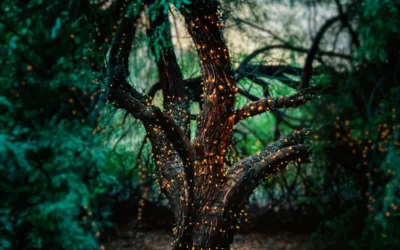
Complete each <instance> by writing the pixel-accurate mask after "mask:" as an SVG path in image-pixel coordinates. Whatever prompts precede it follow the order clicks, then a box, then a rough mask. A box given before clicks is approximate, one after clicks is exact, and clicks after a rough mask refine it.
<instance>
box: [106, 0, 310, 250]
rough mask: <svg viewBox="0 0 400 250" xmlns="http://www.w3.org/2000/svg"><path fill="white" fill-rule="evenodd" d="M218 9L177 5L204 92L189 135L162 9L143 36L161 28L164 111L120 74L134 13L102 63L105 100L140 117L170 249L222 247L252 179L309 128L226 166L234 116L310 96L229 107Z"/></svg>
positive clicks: (279, 163) (279, 162) (301, 153)
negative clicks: (167, 216)
mask: <svg viewBox="0 0 400 250" xmlns="http://www.w3.org/2000/svg"><path fill="white" fill-rule="evenodd" d="M147 3H148V4H152V1H147ZM141 6H143V5H141ZM218 8H219V5H218V2H217V1H215V0H207V1H205V0H197V1H191V4H188V5H184V6H183V7H182V9H181V12H182V14H183V16H184V18H185V22H186V27H187V30H188V33H189V34H190V36H191V37H192V40H193V42H194V44H195V47H196V51H197V54H198V56H199V58H200V65H201V73H202V79H199V81H193V84H194V85H195V84H196V83H198V84H200V83H201V88H202V93H203V98H202V100H201V102H202V103H203V108H202V110H201V112H200V114H199V116H198V118H197V124H198V126H197V130H196V134H195V138H194V141H193V142H191V141H190V138H189V133H188V132H189V122H190V120H189V118H190V115H189V104H190V95H192V97H193V93H192V94H191V93H189V91H188V90H187V89H186V83H185V81H184V80H183V78H182V73H181V71H180V68H179V65H178V63H177V59H176V55H175V52H174V50H173V47H172V40H171V34H170V26H169V23H168V22H169V21H168V18H167V15H166V14H165V13H163V11H162V10H160V14H159V15H158V16H157V17H156V18H155V19H151V20H150V29H149V30H148V36H150V37H152V36H153V35H154V32H155V31H156V30H158V31H160V30H161V33H162V36H163V38H164V39H165V40H166V43H163V44H159V45H157V50H158V51H156V48H155V46H153V48H152V49H153V53H154V54H155V55H156V63H157V68H158V74H159V84H158V86H159V88H160V89H161V90H162V91H163V94H164V107H163V108H164V110H161V109H160V108H158V107H155V106H153V105H152V104H151V97H147V96H144V95H142V94H140V93H139V92H138V91H137V90H135V89H134V88H133V87H132V86H131V85H129V83H128V82H127V81H126V76H127V75H128V74H127V73H129V65H128V64H127V62H128V58H129V54H130V53H129V52H130V49H131V46H130V43H131V42H132V41H131V40H130V39H131V38H132V37H133V35H134V29H132V27H133V26H134V25H133V22H134V19H132V18H130V16H129V15H126V16H124V17H123V18H122V20H121V22H120V23H119V26H118V29H117V32H116V33H115V37H114V39H113V43H112V45H111V47H110V50H109V55H108V59H109V60H108V64H107V65H106V69H107V70H106V73H107V74H106V76H105V79H106V84H107V86H108V100H109V101H110V102H111V103H113V104H114V105H115V106H117V107H118V108H123V109H125V110H126V111H127V112H128V113H129V114H131V115H132V116H133V117H135V118H136V119H139V120H141V121H142V123H143V125H144V127H145V129H146V132H147V138H148V139H149V140H150V142H151V144H152V152H153V158H154V160H155V163H156V166H157V168H156V169H157V175H158V182H159V185H160V188H161V191H162V192H163V193H164V194H165V195H166V197H167V198H168V199H169V201H170V204H171V207H172V210H173V212H174V215H175V225H176V227H175V228H174V230H173V231H174V234H175V240H174V243H173V246H172V248H173V249H204V250H205V249H229V248H230V244H231V242H232V240H233V236H234V233H235V231H236V230H237V229H238V228H239V227H240V225H239V224H240V223H241V221H243V220H244V219H245V218H244V217H243V216H244V215H245V213H244V211H243V208H244V206H245V204H246V201H247V200H248V198H249V196H250V194H251V193H252V192H253V190H254V189H255V188H256V187H257V185H258V184H259V182H260V181H261V180H263V179H264V178H266V177H268V175H270V174H273V173H276V172H278V171H280V170H282V169H284V168H285V167H286V166H287V165H288V164H289V163H290V162H292V161H301V160H302V159H303V158H305V157H306V156H307V146H305V145H304V140H305V136H306V135H307V134H308V133H310V131H305V132H296V133H293V134H292V135H289V136H287V137H285V138H282V139H281V140H279V141H278V142H277V143H275V144H274V145H272V146H270V147H268V148H266V149H265V150H264V151H262V152H260V153H259V154H257V155H254V156H249V157H247V158H244V159H242V160H241V161H239V162H237V163H235V164H234V165H232V166H227V162H228V161H227V159H226V152H227V150H228V147H229V146H230V145H229V143H230V138H231V135H232V131H233V127H234V125H235V124H236V123H238V122H240V121H241V120H244V119H246V118H248V117H251V116H255V115H258V114H261V113H264V112H268V111H271V110H274V109H278V108H285V107H297V106H300V105H302V104H303V103H304V102H306V101H309V100H311V99H312V98H313V97H314V95H313V94H314V92H315V91H314V90H313V89H306V90H303V91H301V92H298V93H297V94H295V95H292V96H286V97H276V98H272V97H268V98H262V99H257V98H255V99H254V102H253V103H251V104H249V105H246V106H244V107H242V108H239V109H237V110H235V109H234V105H235V98H236V94H237V92H238V88H237V86H236V79H235V74H234V71H233V69H232V66H231V61H230V57H229V53H228V48H227V46H226V43H225V40H224V38H223V33H222V27H223V24H222V21H221V19H220V17H219V12H218V11H219V10H218ZM135 13H136V17H135V18H138V12H135ZM239 68H244V69H246V67H239ZM239 73H240V70H239ZM186 82H187V81H186ZM197 88H198V86H197ZM198 91H199V90H197V92H198ZM152 92H154V90H153V91H152ZM197 95H198V94H197ZM196 98H197V99H198V97H196Z"/></svg>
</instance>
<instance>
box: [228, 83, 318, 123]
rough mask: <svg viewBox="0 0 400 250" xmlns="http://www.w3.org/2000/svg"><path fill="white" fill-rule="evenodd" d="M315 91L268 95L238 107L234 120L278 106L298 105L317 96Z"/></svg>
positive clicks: (271, 109) (236, 121) (289, 106)
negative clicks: (287, 94)
mask: <svg viewBox="0 0 400 250" xmlns="http://www.w3.org/2000/svg"><path fill="white" fill-rule="evenodd" d="M315 92H316V89H315V88H310V89H306V90H303V91H301V92H298V93H296V94H294V95H291V96H280V97H268V98H262V99H259V100H258V101H255V102H253V103H250V104H248V105H246V106H244V107H242V108H239V109H237V110H236V111H235V114H234V122H235V123H238V122H239V121H241V120H243V119H246V118H248V117H253V116H256V115H259V114H262V113H264V112H268V111H273V110H275V109H278V108H293V107H298V106H300V105H302V104H304V103H305V102H307V101H310V100H312V99H313V98H315Z"/></svg>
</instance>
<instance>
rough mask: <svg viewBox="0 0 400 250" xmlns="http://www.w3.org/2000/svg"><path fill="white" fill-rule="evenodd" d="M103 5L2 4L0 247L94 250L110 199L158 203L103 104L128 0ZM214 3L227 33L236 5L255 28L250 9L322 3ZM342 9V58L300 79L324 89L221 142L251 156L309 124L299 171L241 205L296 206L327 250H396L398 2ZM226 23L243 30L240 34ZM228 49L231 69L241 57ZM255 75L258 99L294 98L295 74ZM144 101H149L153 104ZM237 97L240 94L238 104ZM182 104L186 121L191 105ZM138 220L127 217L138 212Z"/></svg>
mask: <svg viewBox="0 0 400 250" xmlns="http://www.w3.org/2000/svg"><path fill="white" fill-rule="evenodd" d="M100 2H102V1H100ZM111 2H113V1H111ZM115 2H118V3H117V4H115V5H114V4H111V7H107V5H108V1H104V2H103V3H95V2H91V3H89V2H88V1H66V0H57V1H51V2H47V1H42V0H32V1H19V2H18V3H15V1H12V0H6V1H3V2H2V3H1V4H0V8H1V12H0V13H1V16H0V32H1V37H0V39H1V40H0V44H1V47H0V53H1V61H2V68H1V69H0V176H1V177H0V178H1V181H0V204H1V205H0V248H1V249H34V248H37V249H98V248H99V245H100V238H101V234H102V232H103V231H104V230H105V228H109V227H111V226H114V225H113V223H112V222H113V220H112V219H113V218H115V217H118V215H115V214H114V215H113V213H112V212H113V211H115V207H116V206H117V204H119V203H121V202H123V201H127V200H129V201H133V203H135V204H139V206H140V205H143V204H144V201H145V200H147V201H149V200H150V201H152V202H159V203H161V204H163V205H165V201H164V200H162V197H160V196H159V193H158V187H157V183H156V182H155V178H154V176H153V172H154V171H153V169H154V166H153V164H154V163H153V160H152V158H151V153H150V152H151V147H150V145H149V143H147V141H146V137H145V136H146V133H145V132H144V129H143V127H142V126H141V125H139V124H137V123H136V121H135V120H134V119H133V118H131V117H130V116H127V115H125V113H124V112H122V111H121V110H116V109H115V108H113V107H112V106H111V105H109V104H107V103H106V98H105V95H106V93H107V88H106V87H105V86H104V79H103V77H102V72H103V68H102V66H103V62H104V58H105V57H106V55H107V48H108V45H109V44H110V42H111V40H112V37H113V36H112V35H113V32H114V30H115V26H116V24H117V23H118V20H119V18H120V16H121V15H122V14H121V11H120V9H121V8H124V7H125V5H126V4H128V2H126V3H125V2H123V1H115ZM139 2H140V1H139ZM144 2H146V1H144ZM189 2H190V1H185V0H184V1H177V0H174V1H158V2H157V4H153V5H150V6H149V8H147V9H146V11H145V13H146V14H147V15H150V16H151V17H152V18H155V17H156V16H157V15H158V13H159V11H160V10H161V9H162V10H163V12H164V13H170V15H171V14H174V13H175V15H177V11H176V9H172V7H171V6H173V5H174V6H176V8H180V7H181V6H182V4H187V3H189ZM222 2H223V3H224V4H223V9H222V11H223V12H224V13H223V14H224V16H223V17H224V19H225V21H226V23H227V24H233V23H235V22H237V20H238V19H237V11H238V9H240V8H250V9H253V11H254V12H253V14H254V16H255V17H257V18H256V19H257V20H260V22H261V21H262V20H264V21H265V20H266V19H267V18H268V17H266V16H268V14H266V16H263V15H262V14H260V13H259V12H263V11H264V9H263V8H259V9H257V6H259V5H262V6H264V7H265V5H268V4H270V5H271V6H277V5H279V6H280V5H285V6H288V7H290V6H291V7H293V8H311V7H310V6H314V5H318V6H322V8H323V7H324V6H325V7H326V6H327V5H328V6H330V5H329V4H330V3H329V2H330V1H306V2H307V3H306V4H305V3H303V2H302V1H265V2H263V1H262V3H260V2H259V1H254V3H248V1H222ZM341 2H342V8H343V9H342V11H346V15H347V17H346V20H345V21H343V20H342V21H343V23H342V26H343V28H342V29H341V31H342V30H347V29H349V30H350V32H348V33H349V34H350V35H348V39H347V40H346V41H348V42H349V44H350V45H346V48H348V52H349V57H350V59H345V60H338V59H335V58H334V59H332V58H331V57H329V56H326V55H325V56H323V55H322V54H321V55H319V57H320V58H319V59H320V60H318V62H317V63H316V65H318V67H315V68H314V71H318V72H319V73H318V74H316V75H315V76H314V77H313V81H312V85H313V86H319V87H321V89H323V91H321V95H320V98H319V101H318V102H313V103H310V104H307V105H306V106H304V107H302V108H301V109H297V110H293V111H289V112H287V113H285V114H284V115H286V116H285V117H284V118H282V117H281V116H280V115H279V113H272V114H263V115H261V116H259V117H255V118H252V119H249V120H247V121H245V122H243V124H241V125H240V127H238V129H237V131H236V132H235V134H234V136H233V138H232V142H233V143H232V145H233V147H232V150H231V152H230V156H231V157H230V158H231V160H232V161H235V160H237V159H239V158H241V157H244V156H247V155H251V154H254V153H256V152H257V151H259V150H261V149H263V148H264V147H265V146H266V145H268V144H269V143H271V142H273V141H275V140H276V139H277V138H279V137H280V136H281V135H285V134H288V133H289V132H290V131H292V130H293V129H300V128H301V127H304V126H311V127H314V131H315V134H314V135H312V136H311V137H310V139H309V140H310V141H311V144H312V145H313V148H312V157H310V159H311V160H310V162H304V163H301V164H300V163H299V164H296V165H295V166H292V167H291V168H289V169H288V170H287V171H286V172H285V173H282V174H280V175H277V176H275V177H272V178H269V179H268V180H266V181H265V182H264V183H263V185H262V186H261V187H260V188H259V189H258V190H257V191H256V192H255V194H254V197H253V198H252V199H251V201H252V202H251V204H259V203H267V204H268V203H271V204H274V205H275V204H276V205H282V204H289V203H290V204H293V203H294V204H296V206H303V205H304V206H306V207H307V209H311V210H310V211H315V210H312V209H316V211H318V213H317V214H315V216H316V217H317V221H318V222H317V224H318V227H317V228H314V229H315V231H314V233H313V236H314V237H313V239H314V240H316V241H322V242H323V245H324V246H326V247H328V248H330V249H337V248H343V249H397V248H399V247H400V231H399V230H398V227H399V226H400V213H399V206H400V157H399V154H400V152H399V139H400V138H399V132H400V127H399V117H400V107H399V104H400V100H399V99H400V95H399V93H400V87H399V79H400V56H399V51H400V18H399V16H400V13H399V12H400V5H399V4H398V3H396V1H391V0H365V1H361V3H358V2H357V1H355V2H351V1H341ZM146 3H147V2H146ZM334 6H335V5H334ZM282 18H283V17H282ZM178 19H179V18H178ZM171 25H172V24H171ZM346 25H347V27H346ZM238 27H239V28H238V30H241V31H243V30H244V31H243V32H244V34H246V33H245V32H246V29H247V28H245V27H246V26H243V27H240V26H238ZM349 27H350V28H349ZM351 27H352V28H351ZM145 28H146V26H145V24H143V27H141V29H139V30H138V31H137V34H136V36H137V37H138V41H139V42H137V43H136V44H135V46H134V47H133V50H132V53H131V58H130V67H132V68H134V69H135V70H133V72H132V71H131V72H132V73H131V76H130V77H131V78H132V79H133V80H132V85H135V86H136V87H137V88H138V89H140V90H141V91H143V92H149V91H150V89H151V84H153V83H155V82H157V74H156V69H155V68H154V65H153V64H154V63H153V62H154V61H155V60H158V57H159V54H158V53H157V50H158V47H159V46H161V45H162V44H163V43H165V40H164V37H162V34H163V30H158V31H156V32H152V34H153V35H152V37H150V38H147V37H146V32H145ZM164 28H168V29H169V28H171V27H168V26H167V27H164ZM174 28H175V26H173V27H172V30H173V29H174ZM227 30H229V27H228V28H227ZM287 30H288V31H287V32H286V31H285V32H282V34H283V35H284V36H283V37H281V38H282V39H283V40H284V41H285V42H286V44H289V45H290V46H293V47H303V46H304V47H308V44H306V45H304V44H305V43H306V42H304V41H305V40H306V39H305V38H304V37H301V36H299V35H298V34H296V31H293V30H292V29H291V28H288V29H287ZM290 31H293V34H290V33H289V32H290ZM174 32H175V31H174ZM249 32H250V33H251V31H249ZM346 32H347V31H346ZM287 33H289V34H287ZM328 35H331V36H328V37H327V38H326V39H325V40H327V41H324V42H325V43H323V44H321V46H320V47H321V51H322V50H325V49H323V48H325V47H326V48H328V49H330V48H331V47H329V46H330V43H329V42H330V41H331V40H334V39H335V37H334V35H332V34H328ZM274 39H275V38H274ZM256 40H257V39H256ZM178 42H179V41H178ZM252 42H254V41H249V43H252ZM232 43H233V45H232V47H233V48H236V46H238V47H239V45H238V44H235V43H234V41H233V42H232ZM160 44H161V45H160ZM164 45H165V44H164ZM167 45H168V46H172V45H171V44H167ZM258 45H259V44H257V46H258ZM180 49H181V51H180V53H179V55H180V56H178V61H179V64H180V66H181V67H182V73H183V76H184V78H185V79H187V78H194V77H197V76H199V75H200V71H199V65H198V63H197V61H196V60H197V58H196V56H195V55H194V54H195V53H194V50H193V48H191V47H188V48H185V49H182V48H180ZM238 50H239V52H237V53H235V54H234V61H235V63H236V62H238V63H236V64H239V63H240V62H241V61H242V60H243V59H244V58H245V57H246V56H247V55H248V54H249V52H248V51H243V52H242V51H240V48H239V49H238ZM325 51H326V50H325ZM153 52H154V53H153ZM151 53H153V54H154V55H150V56H148V57H146V58H145V59H143V58H144V57H145V55H146V54H148V55H149V54H151ZM268 56H271V57H273V56H275V55H270V54H267V56H266V57H268ZM262 60H264V58H261V56H259V57H257V58H256V61H258V62H261V61H262ZM280 60H281V61H284V62H285V63H286V64H288V65H289V66H291V67H293V68H295V67H302V62H303V61H304V54H302V53H300V52H299V51H290V52H285V53H283V54H282V56H281V58H280ZM321 72H322V73H321ZM143 78H145V79H143ZM258 79H259V80H261V81H265V82H268V85H269V89H268V88H267V92H269V93H270V94H271V95H272V96H277V95H287V94H291V93H294V92H295V90H294V89H295V88H293V85H291V84H290V83H292V84H293V83H296V82H298V79H299V75H298V74H297V73H296V72H294V73H293V74H286V73H285V74H281V75H278V74H277V75H276V76H275V75H274V76H268V77H266V76H261V77H259V78H258ZM287 82H289V84H285V83H287ZM240 87H241V89H245V90H248V92H249V93H250V94H251V95H260V93H261V95H262V94H263V93H266V89H265V88H262V87H260V86H259V85H256V86H255V85H254V84H253V82H252V81H251V79H249V78H244V79H242V80H241V81H240ZM155 96H156V98H155V102H157V103H158V105H160V106H161V104H160V103H161V102H160V100H159V99H161V98H162V97H160V98H159V96H157V94H156V95H155ZM246 102H247V99H246V97H245V96H239V97H238V100H237V106H241V105H242V104H243V103H246ZM192 109H193V113H196V112H198V107H197V106H195V105H193V108H192ZM194 126H195V125H194V123H193V127H194ZM288 183H294V185H293V186H291V185H288ZM285 202H287V203H285ZM143 209H146V207H144V208H143ZM265 209H266V208H265ZM135 212H136V211H135ZM141 213H142V211H141V210H140V209H139V215H138V216H139V217H140V216H141Z"/></svg>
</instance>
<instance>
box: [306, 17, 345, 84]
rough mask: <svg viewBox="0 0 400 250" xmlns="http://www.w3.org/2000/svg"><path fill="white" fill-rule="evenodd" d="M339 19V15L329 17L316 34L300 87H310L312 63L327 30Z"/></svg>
mask: <svg viewBox="0 0 400 250" xmlns="http://www.w3.org/2000/svg"><path fill="white" fill-rule="evenodd" d="M339 20H340V17H339V16H335V17H332V18H330V19H328V20H327V21H326V22H325V23H324V24H323V25H322V27H321V28H320V29H319V30H318V32H317V35H316V36H315V38H314V40H313V43H312V45H311V48H310V51H309V52H308V53H307V57H306V61H305V63H304V67H303V73H302V74H301V81H300V89H304V88H308V87H309V86H310V80H311V76H312V63H313V61H314V59H315V56H316V55H317V52H318V49H319V44H320V43H321V40H322V37H323V36H324V34H325V32H326V31H327V30H328V29H329V28H330V27H331V26H332V25H333V24H335V23H336V22H337V21H339Z"/></svg>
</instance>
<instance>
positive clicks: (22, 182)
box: [0, 1, 119, 250]
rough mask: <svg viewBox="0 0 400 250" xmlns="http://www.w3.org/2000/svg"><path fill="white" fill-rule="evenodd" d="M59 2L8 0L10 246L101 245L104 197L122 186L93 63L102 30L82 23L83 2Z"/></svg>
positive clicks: (1, 230) (1, 143)
mask: <svg viewBox="0 0 400 250" xmlns="http://www.w3.org/2000/svg"><path fill="white" fill-rule="evenodd" d="M53 4H54V5H51V6H52V7H51V6H47V7H46V6H45V3H43V1H30V3H29V4H27V5H20V4H15V3H14V2H13V1H5V2H3V3H2V4H1V8H2V9H3V10H4V11H5V13H3V14H4V15H3V16H2V17H1V19H0V29H1V30H2V32H3V35H2V40H1V43H2V44H3V45H5V46H4V47H2V50H3V52H5V53H6V54H7V60H6V62H5V63H4V64H3V67H2V69H1V71H0V72H1V78H0V86H1V87H0V175H1V182H0V190H1V191H0V197H1V198H0V204H1V208H0V248H1V249H82V250H83V249H85V250H86V249H98V248H99V236H100V232H101V231H103V229H104V228H105V227H106V226H108V225H109V222H108V219H109V216H110V209H111V207H110V205H111V204H107V205H106V206H105V205H104V203H105V202H106V201H107V199H108V198H107V197H108V196H109V195H110V194H112V193H115V192H116V191H117V190H118V189H119V183H118V181H117V180H116V178H115V177H114V176H112V175H107V174H105V173H104V169H105V168H106V167H108V159H107V158H106V156H107V154H108V151H109V149H108V148H107V147H104V145H103V141H102V140H103V139H102V136H101V135H100V134H98V133H96V131H97V130H96V128H97V127H98V126H99V125H101V126H104V121H103V117H102V116H101V114H100V112H98V110H97V107H98V105H99V104H100V103H101V102H102V99H101V98H100V95H99V94H100V93H102V92H101V89H100V86H99V84H98V79H99V73H98V74H95V73H92V69H91V68H90V64H89V62H88V61H89V57H90V47H91V37H90V36H89V31H90V29H91V28H92V27H90V26H88V27H87V28H82V27H83V26H82V25H83V24H84V15H85V13H84V12H82V13H79V15H77V13H76V12H75V11H74V8H76V7H78V5H79V3H78V2H74V1H66V2H65V1H64V2H63V1H57V2H54V3H53ZM83 7H84V6H82V10H83V11H84V9H83ZM28 13H29V15H27V14H28ZM3 48H4V49H3Z"/></svg>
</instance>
